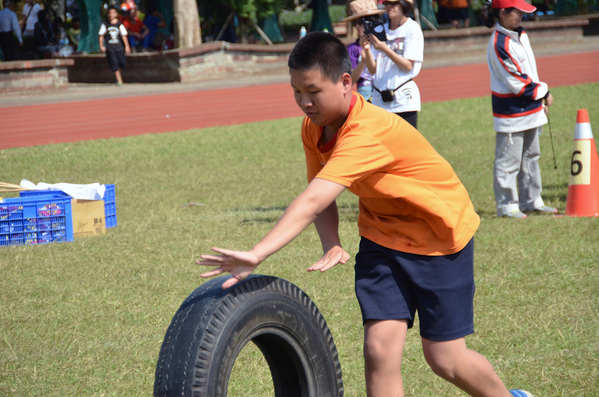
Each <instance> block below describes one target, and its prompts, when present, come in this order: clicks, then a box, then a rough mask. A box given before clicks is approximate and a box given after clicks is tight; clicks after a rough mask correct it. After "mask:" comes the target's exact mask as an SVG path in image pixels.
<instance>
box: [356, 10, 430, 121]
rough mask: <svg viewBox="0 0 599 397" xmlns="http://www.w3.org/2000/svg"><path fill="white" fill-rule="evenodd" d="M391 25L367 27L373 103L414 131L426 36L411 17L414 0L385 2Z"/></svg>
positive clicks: (366, 45)
mask: <svg viewBox="0 0 599 397" xmlns="http://www.w3.org/2000/svg"><path fill="white" fill-rule="evenodd" d="M383 4H384V6H385V11H386V12H387V15H388V16H389V22H387V23H385V24H384V25H382V24H377V23H373V24H372V25H371V24H365V32H366V34H367V35H368V41H366V42H365V43H364V54H365V58H366V66H367V67H368V70H369V71H370V73H372V76H373V79H372V84H373V88H374V91H373V93H372V103H373V104H375V105H377V106H379V107H381V108H383V109H386V110H388V111H389V112H392V113H395V114H397V115H398V116H400V117H402V118H403V119H404V120H406V121H407V122H408V123H410V124H411V125H412V126H414V128H417V124H418V112H419V111H420V91H419V90H418V86H417V85H416V83H415V82H414V81H413V80H412V79H413V78H414V77H416V76H418V73H419V72H420V68H421V66H422V60H423V52H424V36H423V35H422V30H421V29H420V26H418V24H417V23H416V22H415V21H414V20H413V19H411V18H409V17H408V14H409V13H410V12H411V11H412V8H413V7H414V0H385V1H384V2H383Z"/></svg>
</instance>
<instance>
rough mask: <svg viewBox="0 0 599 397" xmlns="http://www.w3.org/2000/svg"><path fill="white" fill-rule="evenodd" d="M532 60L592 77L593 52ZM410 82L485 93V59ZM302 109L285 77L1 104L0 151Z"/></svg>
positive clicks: (546, 76)
mask: <svg viewBox="0 0 599 397" xmlns="http://www.w3.org/2000/svg"><path fill="white" fill-rule="evenodd" d="M537 66H538V71H539V75H540V76H541V79H542V81H545V82H547V83H548V84H549V87H557V86H564V85H574V84H583V83H591V82H599V51H597V52H585V53H578V54H567V55H560V56H550V57H539V58H537ZM416 83H417V84H418V87H419V88H420V92H421V97H422V101H423V102H433V101H445V100H450V99H461V98H472V97H481V96H487V95H490V88H489V72H488V69H487V65H486V63H476V64H470V65H461V66H447V67H438V68H430V69H423V70H422V71H421V72H420V75H419V76H418V78H417V79H416ZM132 104H134V105H133V106H132ZM489 106H490V104H489ZM131 108H133V109H135V110H134V111H133V112H131V111H126V109H131ZM107 115H110V116H107ZM301 115H302V113H301V111H300V110H299V108H298V107H297V105H296V104H295V101H294V100H293V95H292V91H291V87H290V86H289V84H287V83H285V84H271V85H262V86H252V87H241V88H231V89H221V90H210V91H197V92H184V93H171V94H162V95H146V96H137V97H125V98H111V99H97V100H88V101H79V102H69V104H68V106H65V104H64V103H56V104H45V105H30V106H16V107H6V108H0V149H6V148H11V147H23V146H35V145H44V144H49V143H59V142H75V141H83V140H93V139H103V138H111V137H123V136H130V135H140V134H147V133H161V132H170V131H179V130H188V129H193V128H203V127H212V126H222V125H232V124H241V123H248V122H253V121H263V120H275V119H281V118H287V117H295V116H301Z"/></svg>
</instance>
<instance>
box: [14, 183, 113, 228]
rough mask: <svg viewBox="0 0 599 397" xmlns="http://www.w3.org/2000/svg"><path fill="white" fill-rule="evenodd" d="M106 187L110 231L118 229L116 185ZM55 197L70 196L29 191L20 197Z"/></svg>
mask: <svg viewBox="0 0 599 397" xmlns="http://www.w3.org/2000/svg"><path fill="white" fill-rule="evenodd" d="M104 186H106V192H105V193H104V218H105V224H106V229H110V228H111V227H116V225H117V221H116V200H115V195H114V185H104ZM48 194H50V195H53V196H57V197H69V196H68V194H66V193H64V192H63V191H61V190H29V191H23V192H21V193H20V194H19V195H20V196H21V197H31V196H39V195H48Z"/></svg>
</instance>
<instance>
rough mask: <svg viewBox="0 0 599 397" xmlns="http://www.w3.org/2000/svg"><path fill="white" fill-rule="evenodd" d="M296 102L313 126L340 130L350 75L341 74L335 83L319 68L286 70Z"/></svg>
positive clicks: (345, 109)
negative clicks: (289, 76)
mask: <svg viewBox="0 0 599 397" xmlns="http://www.w3.org/2000/svg"><path fill="white" fill-rule="evenodd" d="M289 74H290V75H291V86H292V87H293V95H294V97H295V102H296V103H297V105H298V106H299V107H300V109H302V111H303V112H304V113H305V114H306V116H308V118H309V119H310V120H311V121H312V122H313V123H314V124H316V125H320V126H331V127H333V128H334V129H335V130H336V129H338V128H341V126H342V125H343V123H344V122H345V119H346V117H347V112H348V110H349V101H348V95H349V94H350V93H351V85H352V81H351V76H350V75H349V74H347V73H344V74H343V76H342V77H341V78H340V79H339V80H338V81H336V82H334V81H331V80H330V79H329V78H327V77H325V76H324V75H323V74H322V72H321V71H320V69H318V68H312V69H308V70H294V69H291V70H290V71H289Z"/></svg>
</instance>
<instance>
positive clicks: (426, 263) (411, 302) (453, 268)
mask: <svg viewBox="0 0 599 397" xmlns="http://www.w3.org/2000/svg"><path fill="white" fill-rule="evenodd" d="M355 269H356V296H357V298H358V302H359V303H360V309H361V310H362V320H363V321H364V322H366V321H368V320H407V321H408V328H412V326H413V325H414V317H415V315H416V312H418V317H419V319H420V335H421V336H422V337H423V338H426V339H429V340H434V341H449V340H455V339H459V338H462V337H464V336H466V335H469V334H471V333H473V332H474V302H473V299H474V242H473V240H471V241H470V242H469V243H468V244H467V245H466V247H464V248H463V249H462V250H461V251H460V252H457V253H455V254H451V255H444V256H424V255H415V254H408V253H405V252H401V251H395V250H392V249H390V248H385V247H383V246H380V245H378V244H376V243H375V242H373V241H370V240H368V239H366V238H364V237H362V240H361V242H360V251H359V252H358V254H357V255H356V265H355Z"/></svg>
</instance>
